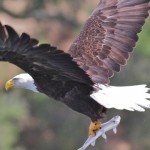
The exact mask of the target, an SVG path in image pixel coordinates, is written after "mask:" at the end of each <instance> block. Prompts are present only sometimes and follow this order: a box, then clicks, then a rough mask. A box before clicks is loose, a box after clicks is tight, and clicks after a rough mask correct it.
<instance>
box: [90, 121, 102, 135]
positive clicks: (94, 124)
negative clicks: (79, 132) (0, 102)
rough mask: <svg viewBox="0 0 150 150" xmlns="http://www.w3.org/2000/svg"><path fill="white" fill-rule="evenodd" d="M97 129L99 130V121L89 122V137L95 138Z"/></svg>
mask: <svg viewBox="0 0 150 150" xmlns="http://www.w3.org/2000/svg"><path fill="white" fill-rule="evenodd" d="M99 129H101V123H100V122H99V121H94V122H91V124H90V127H89V135H91V136H95V135H96V131H97V130H99Z"/></svg>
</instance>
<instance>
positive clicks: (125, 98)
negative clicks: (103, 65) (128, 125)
mask: <svg viewBox="0 0 150 150" xmlns="http://www.w3.org/2000/svg"><path fill="white" fill-rule="evenodd" d="M96 86H97V87H98V88H99V90H98V91H96V92H94V93H92V94H91V97H92V98H93V99H94V100H95V101H97V102H98V103H99V104H101V105H103V106H105V107H106V108H115V109H120V110H122V109H126V110H129V111H134V110H136V111H145V109H144V108H150V101H149V100H148V99H150V94H149V93H147V92H148V90H149V88H147V87H146V85H134V86H122V87H119V86H118V87H117V86H105V85H101V84H98V85H96Z"/></svg>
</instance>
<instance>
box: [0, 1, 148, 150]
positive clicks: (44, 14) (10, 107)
mask: <svg viewBox="0 0 150 150" xmlns="http://www.w3.org/2000/svg"><path fill="white" fill-rule="evenodd" d="M98 2H99V0H92V1H91V0H82V1H81V0H0V20H1V22H2V23H3V24H8V25H11V26H13V27H14V28H15V29H16V31H17V32H18V33H20V34H21V33H22V32H27V33H28V34H30V35H31V36H32V37H36V38H37V39H39V41H40V42H41V43H43V42H48V43H51V44H52V45H56V46H57V47H58V48H60V49H63V50H66V51H67V50H68V49H69V46H70V45H71V43H72V42H73V40H74V39H75V36H76V35H78V34H79V32H80V30H81V27H82V26H83V24H84V23H85V21H86V19H87V18H88V16H89V15H90V13H91V12H92V10H93V9H94V8H95V7H96V5H97V3H98ZM139 36H140V39H139V42H138V44H137V47H136V50H135V51H134V54H132V55H131V59H130V60H129V63H128V65H127V66H126V67H122V71H121V72H120V73H119V74H116V75H115V77H114V78H112V80H111V84H112V85H132V84H143V83H148V84H149V85H150V18H149V19H148V20H147V22H146V24H145V26H144V28H143V32H142V33H141V34H140V35H139ZM21 72H23V71H22V70H20V69H19V68H17V67H16V66H14V65H12V64H8V63H0V150H75V149H77V148H79V147H80V146H81V145H82V144H83V143H84V141H85V140H86V138H87V136H88V127H89V123H90V119H89V118H87V117H86V116H84V115H81V114H79V113H76V112H74V111H73V110H71V109H69V108H68V107H66V106H65V105H64V104H61V103H58V102H56V101H52V100H50V99H49V98H48V97H46V96H45V95H43V94H35V93H33V92H30V91H27V90H22V89H15V90H12V91H9V92H6V91H5V90H4V84H5V82H6V81H7V80H8V79H10V78H12V77H13V76H14V75H17V74H18V73H21ZM120 100H121V99H120ZM115 115H120V116H121V117H122V120H121V124H120V125H119V127H118V133H117V134H116V135H114V134H113V133H112V131H110V132H109V133H107V135H108V140H107V142H105V141H104V139H102V138H99V139H98V140H97V143H96V146H95V147H94V148H92V147H90V148H89V149H91V150H99V149H101V150H149V149H150V110H146V111H145V112H144V113H138V112H134V113H133V112H128V111H116V110H113V109H111V110H110V111H109V112H108V116H107V118H106V119H105V120H104V121H107V120H109V119H110V118H111V117H113V116H115Z"/></svg>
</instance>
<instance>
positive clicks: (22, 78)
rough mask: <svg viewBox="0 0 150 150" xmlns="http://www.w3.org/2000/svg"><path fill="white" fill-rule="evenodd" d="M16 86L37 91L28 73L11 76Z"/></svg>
mask: <svg viewBox="0 0 150 150" xmlns="http://www.w3.org/2000/svg"><path fill="white" fill-rule="evenodd" d="M15 79H16V80H15ZM12 80H13V81H14V82H15V86H14V87H16V88H24V89H28V90H31V91H33V92H37V93H38V92H39V91H38V90H37V87H36V85H35V83H34V79H33V78H32V77H31V76H30V75H29V74H28V73H22V74H19V75H17V76H15V77H13V78H12Z"/></svg>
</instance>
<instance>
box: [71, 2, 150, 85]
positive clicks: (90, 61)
mask: <svg viewBox="0 0 150 150" xmlns="http://www.w3.org/2000/svg"><path fill="white" fill-rule="evenodd" d="M149 2H150V0H101V1H100V2H99V4H98V6H97V8H96V9H95V10H94V11H93V13H92V15H91V16H90V17H89V19H88V20H87V22H86V24H85V26H84V27H83V29H82V31H81V32H80V34H79V36H78V37H77V38H76V40H75V41H74V42H73V44H72V45H71V47H70V49H69V54H71V56H72V57H73V58H74V60H75V61H76V62H77V63H78V64H79V65H80V67H81V68H82V69H83V70H85V71H86V72H87V74H89V76H90V77H91V79H92V81H93V82H94V83H102V84H108V83H109V78H110V77H112V76H113V75H114V73H115V72H119V71H120V67H121V65H125V64H126V63H127V59H128V58H129V55H130V53H131V52H132V51H133V47H135V44H136V41H137V40H138V36H137V33H139V32H140V31H141V30H142V26H143V24H144V23H145V19H146V18H147V17H148V10H149V9H150V6H149Z"/></svg>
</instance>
